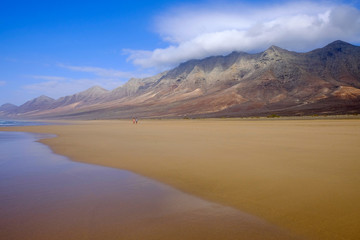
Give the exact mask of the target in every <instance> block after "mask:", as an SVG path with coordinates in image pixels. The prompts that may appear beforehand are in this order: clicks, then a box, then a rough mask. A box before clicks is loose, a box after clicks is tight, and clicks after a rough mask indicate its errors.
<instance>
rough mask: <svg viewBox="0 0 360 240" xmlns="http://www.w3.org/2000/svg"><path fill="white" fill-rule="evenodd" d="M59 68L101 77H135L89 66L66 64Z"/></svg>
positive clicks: (126, 73) (127, 73) (128, 73)
mask: <svg viewBox="0 0 360 240" xmlns="http://www.w3.org/2000/svg"><path fill="white" fill-rule="evenodd" d="M58 66H59V67H62V68H66V69H69V70H72V71H77V72H87V73H93V74H95V75H97V76H101V77H117V78H130V77H133V74H132V73H130V72H122V71H118V70H114V69H106V68H99V67H89V66H69V65H64V64H58Z"/></svg>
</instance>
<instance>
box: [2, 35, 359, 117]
mask: <svg viewBox="0 0 360 240" xmlns="http://www.w3.org/2000/svg"><path fill="white" fill-rule="evenodd" d="M40 100H41V99H40ZM43 100H44V104H43V106H39V104H35V103H34V102H31V101H34V99H33V100H30V101H28V102H27V103H25V104H27V108H24V107H22V106H23V105H24V104H23V105H21V106H20V107H19V108H18V109H17V110H16V111H14V110H13V111H10V112H8V115H12V116H18V117H30V118H43V117H50V118H51V117H65V118H83V119H93V118H127V117H131V116H134V115H137V116H141V117H183V116H194V117H207V116H212V117H213V116H215V117H219V116H261V115H266V114H270V113H277V114H282V115H286V114H289V115H302V114H337V113H342V114H343V113H360V104H359V103H360V101H359V100H360V47H358V46H354V45H351V44H349V43H346V42H343V41H340V40H337V41H334V42H332V43H330V44H328V45H326V46H325V47H323V48H318V49H314V50H312V51H309V52H306V53H297V52H293V51H288V50H286V49H282V48H280V47H277V46H270V47H269V48H268V49H266V50H265V51H263V52H260V53H256V54H249V53H245V52H232V53H230V54H228V55H226V56H212V57H207V58H204V59H193V60H189V61H186V62H184V63H181V64H179V66H178V67H176V68H173V69H171V70H169V71H165V72H162V73H159V74H157V75H155V76H152V77H148V78H142V79H141V78H132V79H130V80H129V81H128V82H127V83H125V84H124V85H122V86H120V87H118V88H116V89H114V90H112V91H108V90H105V89H103V88H101V87H99V86H94V87H92V88H89V89H87V90H85V91H83V92H80V93H77V94H74V95H70V96H66V97H63V98H60V99H57V100H49V99H47V101H45V99H43ZM35 102H36V101H35ZM38 102H39V99H38ZM30 103H31V104H30ZM40 105H41V104H40ZM30 106H32V107H33V108H32V109H30ZM36 108H38V109H36ZM19 109H20V110H21V111H19ZM24 109H26V110H27V111H28V112H26V111H24ZM30 110H31V111H30Z"/></svg>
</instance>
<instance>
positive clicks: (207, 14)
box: [127, 2, 360, 69]
mask: <svg viewBox="0 0 360 240" xmlns="http://www.w3.org/2000/svg"><path fill="white" fill-rule="evenodd" d="M155 22H156V31H157V33H158V34H159V35H160V36H161V38H162V40H163V41H164V42H166V43H168V44H169V45H168V46H167V47H164V48H157V49H154V50H152V51H145V50H127V53H128V54H129V58H128V60H129V61H132V62H133V63H134V64H135V65H138V66H141V67H143V68H157V69H166V68H169V67H173V66H175V65H177V64H179V63H181V62H184V61H186V60H189V59H199V58H204V57H207V56H213V55H223V54H227V53H230V52H232V51H246V52H259V51H262V50H264V48H267V47H269V46H271V45H278V46H280V47H283V48H286V49H289V50H293V51H307V50H310V49H314V48H317V47H320V46H323V45H324V44H325V43H327V42H330V41H334V40H337V39H342V40H345V41H348V42H352V43H359V42H360V11H359V9H357V8H355V7H353V6H351V5H345V4H339V3H329V2H320V3H319V2H291V3H285V4H281V5H280V4H278V5H274V4H273V5H264V6H262V7H261V8H259V6H258V5H256V6H255V5H253V6H252V5H241V4H230V3H228V4H225V5H224V4H223V5H216V4H215V5H195V4H194V5H186V6H185V5H184V6H180V7H176V8H173V9H170V10H168V11H167V12H166V13H163V14H162V15H159V16H157V18H156V21H155Z"/></svg>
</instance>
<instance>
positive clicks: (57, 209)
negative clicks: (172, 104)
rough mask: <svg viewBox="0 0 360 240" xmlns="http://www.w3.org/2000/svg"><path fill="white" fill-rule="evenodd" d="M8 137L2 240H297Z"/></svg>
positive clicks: (0, 162) (1, 166)
mask: <svg viewBox="0 0 360 240" xmlns="http://www.w3.org/2000/svg"><path fill="white" fill-rule="evenodd" d="M47 137H53V136H49V135H41V134H30V133H22V132H1V130H0V239H13V240H17V239H21V240H23V239H28V240H31V239H36V240H41V239H47V240H48V239H77V240H82V239H95V240H96V239H109V240H111V239H125V240H126V239H158V240H162V239H199V240H201V239H240V238H241V239H251V240H256V239H264V240H266V239H297V238H294V237H293V236H292V235H290V234H288V233H287V232H285V231H283V230H280V229H278V228H277V227H275V226H272V225H270V224H268V223H267V222H265V221H263V220H261V219H259V218H256V217H253V216H251V215H249V214H246V213H243V212H240V211H238V210H236V209H233V208H230V207H225V206H222V205H219V204H216V203H212V202H208V201H205V200H203V199H199V198H197V197H195V196H191V195H189V194H185V193H183V192H180V191H178V190H176V189H173V188H171V187H169V186H167V185H165V184H162V183H159V182H156V181H153V180H151V179H148V178H145V177H142V176H139V175H136V174H134V173H131V172H129V171H124V170H119V169H112V168H107V167H101V166H96V165H90V164H84V163H78V162H73V161H70V160H69V159H68V158H66V157H64V156H61V155H56V154H54V153H53V152H52V151H51V149H50V148H49V147H47V146H46V145H43V144H41V143H39V142H36V141H37V140H39V139H41V138H47Z"/></svg>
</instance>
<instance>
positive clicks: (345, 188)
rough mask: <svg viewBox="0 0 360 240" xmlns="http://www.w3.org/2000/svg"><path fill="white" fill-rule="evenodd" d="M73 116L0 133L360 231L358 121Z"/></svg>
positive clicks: (271, 211) (307, 228) (344, 231)
mask: <svg viewBox="0 0 360 240" xmlns="http://www.w3.org/2000/svg"><path fill="white" fill-rule="evenodd" d="M68 123H71V125H61V126H59V125H47V126H30V127H11V128H0V131H23V132H36V133H46V134H55V135H57V137H56V138H51V139H43V140H41V142H42V143H44V144H46V145H48V146H50V147H51V149H52V150H53V151H54V152H55V153H58V154H61V155H64V156H67V157H69V158H70V159H72V160H74V161H80V162H87V163H92V164H97V165H104V166H109V167H114V168H120V169H124V170H129V171H131V172H135V173H137V174H140V175H143V176H146V177H149V178H152V179H156V180H158V181H160V182H164V183H166V184H169V185H171V186H174V187H175V188H177V189H180V190H182V191H184V192H187V193H190V194H193V195H195V196H199V197H202V198H205V199H209V200H211V201H215V202H218V203H221V204H224V205H228V206H232V207H235V208H237V209H239V210H242V211H246V212H248V213H250V214H254V215H257V216H259V217H262V218H264V219H266V220H267V221H269V222H271V223H274V224H276V225H278V226H280V227H285V228H286V229H289V230H291V231H293V232H294V233H296V234H299V235H305V236H308V237H313V238H315V239H324V238H325V239H341V238H342V237H343V238H348V239H357V238H358V237H359V236H360V232H359V230H358V229H359V228H358V226H357V225H356V224H357V219H359V217H360V204H359V200H360V193H357V192H356V191H355V190H354V189H357V187H358V186H359V185H360V178H359V177H358V172H360V163H359V161H357V158H358V156H359V155H360V149H359V147H358V143H359V142H360V131H359V130H360V121H359V120H351V119H347V120H317V121H308V120H282V121H276V120H273V119H271V121H266V120H264V121H247V120H241V121H236V120H234V121H226V120H214V119H208V120H143V121H140V123H139V124H138V125H133V124H132V123H131V122H130V121H127V120H121V121H115V120H111V121H105V120H99V121H79V122H78V121H76V122H74V121H71V122H68ZM339 219H340V220H339Z"/></svg>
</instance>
